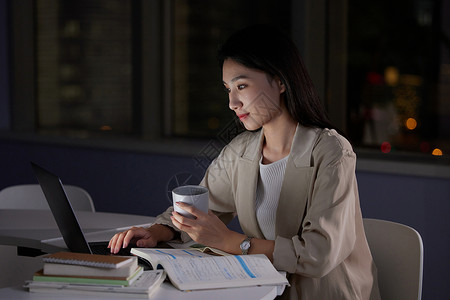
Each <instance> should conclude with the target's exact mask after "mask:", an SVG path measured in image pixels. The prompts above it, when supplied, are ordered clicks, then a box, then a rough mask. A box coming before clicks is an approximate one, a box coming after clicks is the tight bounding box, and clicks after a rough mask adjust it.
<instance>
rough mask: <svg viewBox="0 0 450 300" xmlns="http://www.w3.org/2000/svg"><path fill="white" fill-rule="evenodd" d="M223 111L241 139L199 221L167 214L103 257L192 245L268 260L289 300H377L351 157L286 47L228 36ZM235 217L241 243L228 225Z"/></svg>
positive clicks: (217, 164)
mask: <svg viewBox="0 0 450 300" xmlns="http://www.w3.org/2000/svg"><path fill="white" fill-rule="evenodd" d="M219 62H220V66H221V68H222V76H223V84H224V86H225V90H226V91H227V93H228V96H229V107H230V109H231V110H233V111H234V112H235V113H236V116H237V117H238V118H239V120H240V121H241V122H242V124H243V125H244V126H245V128H246V129H247V130H248V131H246V132H244V133H242V134H240V135H239V136H237V137H236V138H235V139H233V140H232V141H231V142H230V143H229V144H228V145H227V146H226V147H224V149H223V150H222V152H221V153H220V155H219V156H218V157H217V158H216V159H215V160H214V161H213V162H212V164H211V165H210V167H209V168H208V170H207V171H206V173H205V176H204V178H203V180H202V182H201V184H202V185H204V186H206V187H207V188H208V189H209V191H210V204H209V208H210V212H209V213H208V214H205V213H203V212H201V211H198V210H196V209H195V208H193V207H190V206H188V205H185V204H183V203H178V204H177V205H179V206H180V207H181V208H183V209H184V210H186V211H188V212H190V213H192V214H193V215H195V216H196V217H197V218H196V219H195V220H192V219H188V218H185V217H183V216H182V215H180V214H178V213H176V212H174V211H173V208H172V207H171V208H169V209H168V210H167V211H166V212H165V213H163V214H162V215H160V216H158V218H157V220H156V223H157V224H156V225H153V226H151V227H150V228H132V229H130V230H128V231H125V232H122V233H120V234H117V235H115V236H114V237H113V238H112V239H111V241H110V245H109V247H110V248H111V252H113V253H116V252H117V251H118V250H119V248H120V247H126V246H127V245H128V244H129V243H130V242H135V243H136V244H137V246H140V247H154V246H155V245H156V243H157V242H159V241H169V240H171V239H176V238H177V239H181V240H182V241H188V240H189V239H193V240H195V241H196V242H198V243H201V244H204V245H207V246H210V247H214V248H218V249H221V250H224V251H226V252H229V253H233V254H247V253H250V254H253V253H262V254H265V255H266V256H267V257H268V258H269V259H270V260H271V261H272V262H273V264H274V266H275V267H276V268H277V269H278V270H283V271H286V272H287V273H288V277H289V282H290V284H291V287H290V288H287V289H286V290H285V292H284V294H283V296H282V297H285V298H290V299H333V300H336V299H379V298H380V297H379V292H378V285H377V280H376V268H375V265H374V263H373V260H372V256H371V254H370V250H369V247H368V245H367V241H366V238H365V235H364V228H363V224H362V217H361V210H360V205H359V198H358V187H357V183H356V178H355V162H356V157H355V154H354V152H353V150H352V147H351V145H350V144H349V142H348V141H347V140H346V139H345V138H344V137H342V136H341V135H340V134H339V133H338V132H337V131H336V130H335V129H333V126H332V125H331V124H330V123H329V122H328V120H327V118H326V116H325V112H324V109H323V107H322V105H321V102H320V100H319V98H318V96H317V93H316V91H315V89H314V87H313V84H312V82H311V80H310V78H309V75H308V74H307V71H306V69H305V67H304V66H303V63H302V61H301V58H300V55H299V53H298V50H297V48H296V47H295V45H294V44H293V42H292V41H291V40H290V39H289V38H288V37H286V36H285V35H283V34H282V33H281V32H279V31H278V30H276V29H274V28H272V27H268V26H262V25H261V26H252V27H249V28H246V29H244V30H241V31H239V32H237V33H235V34H234V35H233V36H231V37H230V38H229V39H228V41H226V43H225V44H224V45H223V46H222V47H221V49H220V50H219ZM236 214H237V215H238V217H239V222H240V225H241V228H242V230H243V232H244V234H241V233H239V232H234V231H231V230H230V229H228V228H227V227H226V225H225V224H226V223H227V222H228V221H230V220H231V219H232V218H233V216H235V215H236Z"/></svg>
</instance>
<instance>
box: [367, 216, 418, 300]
mask: <svg viewBox="0 0 450 300" xmlns="http://www.w3.org/2000/svg"><path fill="white" fill-rule="evenodd" d="M363 222H364V231H365V233H366V237H367V242H368V243H369V248H370V251H371V252H372V256H373V259H374V261H375V264H376V266H377V269H378V285H379V288H380V294H381V299H383V300H391V299H392V300H396V299H418V300H420V299H421V297H422V274H423V243H422V238H421V236H420V234H419V233H418V232H417V231H416V230H414V229H413V228H411V227H409V226H406V225H403V224H399V223H395V222H390V221H383V220H377V219H364V220H363Z"/></svg>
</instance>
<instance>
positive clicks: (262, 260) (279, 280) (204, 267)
mask: <svg viewBox="0 0 450 300" xmlns="http://www.w3.org/2000/svg"><path fill="white" fill-rule="evenodd" d="M161 264H162V265H163V267H164V270H165V271H166V272H167V273H168V275H169V278H170V280H171V281H172V283H173V284H174V285H175V286H177V287H178V288H179V289H182V290H189V289H202V288H203V289H206V288H221V287H238V286H249V285H263V284H272V285H278V284H287V279H286V278H285V277H284V278H283V276H281V275H280V274H279V273H278V272H277V271H276V270H275V268H274V267H273V265H272V264H271V263H270V261H269V260H268V259H267V257H266V256H264V255H245V256H220V257H218V256H214V257H203V258H201V259H196V258H194V257H186V256H184V257H183V259H177V258H175V259H167V260H165V261H162V262H161Z"/></svg>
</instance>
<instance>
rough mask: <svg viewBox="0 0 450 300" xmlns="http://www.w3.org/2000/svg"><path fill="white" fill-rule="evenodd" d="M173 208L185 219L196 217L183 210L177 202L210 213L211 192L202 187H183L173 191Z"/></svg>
mask: <svg viewBox="0 0 450 300" xmlns="http://www.w3.org/2000/svg"><path fill="white" fill-rule="evenodd" d="M172 199H173V208H174V210H175V211H176V212H178V213H180V214H182V215H183V216H185V217H188V218H191V219H194V218H195V217H194V216H193V215H192V214H190V213H188V212H187V211H185V210H184V209H181V208H180V207H178V206H177V205H175V203H176V202H184V203H187V204H190V205H192V206H194V207H195V208H197V209H199V210H201V211H203V212H205V213H208V203H209V191H208V189H207V188H205V187H204V186H201V185H183V186H179V187H177V188H175V189H173V190H172Z"/></svg>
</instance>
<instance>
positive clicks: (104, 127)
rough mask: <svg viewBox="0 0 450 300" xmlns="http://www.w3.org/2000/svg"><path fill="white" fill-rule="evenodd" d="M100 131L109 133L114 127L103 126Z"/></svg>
mask: <svg viewBox="0 0 450 300" xmlns="http://www.w3.org/2000/svg"><path fill="white" fill-rule="evenodd" d="M100 130H102V131H109V130H112V127H111V126H109V125H103V126H102V127H100Z"/></svg>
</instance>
